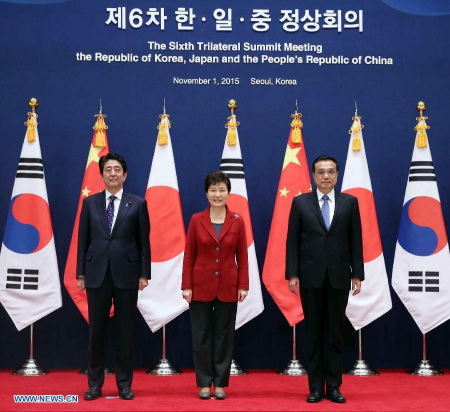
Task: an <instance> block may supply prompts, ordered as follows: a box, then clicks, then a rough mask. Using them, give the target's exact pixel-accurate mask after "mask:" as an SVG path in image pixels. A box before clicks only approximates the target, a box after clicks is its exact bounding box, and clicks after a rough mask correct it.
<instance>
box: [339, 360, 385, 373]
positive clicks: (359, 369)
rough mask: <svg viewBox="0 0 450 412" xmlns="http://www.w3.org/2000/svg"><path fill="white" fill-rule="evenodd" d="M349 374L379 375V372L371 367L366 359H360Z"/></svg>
mask: <svg viewBox="0 0 450 412" xmlns="http://www.w3.org/2000/svg"><path fill="white" fill-rule="evenodd" d="M347 375H353V376H377V375H379V373H378V372H377V371H376V370H375V369H370V366H369V365H368V364H367V363H366V361H365V360H362V359H358V360H357V361H356V363H355V364H354V365H353V368H351V369H350V370H349V371H348V372H347Z"/></svg>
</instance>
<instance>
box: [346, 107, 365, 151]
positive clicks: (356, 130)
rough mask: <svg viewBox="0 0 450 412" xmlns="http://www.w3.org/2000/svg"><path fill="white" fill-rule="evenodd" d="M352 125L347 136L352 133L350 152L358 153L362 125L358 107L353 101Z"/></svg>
mask: <svg viewBox="0 0 450 412" xmlns="http://www.w3.org/2000/svg"><path fill="white" fill-rule="evenodd" d="M352 120H353V124H352V127H351V129H350V130H349V131H348V132H349V134H352V133H353V139H352V150H353V151H354V152H359V151H360V150H361V130H362V129H363V128H364V125H363V124H361V116H358V105H357V104H356V100H355V115H354V116H353V117H352Z"/></svg>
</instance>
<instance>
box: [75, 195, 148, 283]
mask: <svg viewBox="0 0 450 412" xmlns="http://www.w3.org/2000/svg"><path fill="white" fill-rule="evenodd" d="M149 234H150V222H149V217H148V210H147V202H146V201H145V199H142V198H140V197H138V196H135V195H132V194H131V193H127V192H125V191H124V192H123V195H122V199H121V201H120V206H119V211H118V213H117V218H116V221H115V223H114V227H113V230H112V232H111V233H110V232H109V228H108V221H107V218H106V198H105V192H101V193H98V194H96V195H93V196H89V197H87V198H86V199H84V201H83V207H82V209H81V214H80V225H79V228H78V256H77V278H78V277H79V276H84V277H85V282H86V287H88V288H96V287H99V286H100V285H101V284H102V282H103V279H104V278H105V274H106V270H107V267H108V263H109V268H110V271H111V276H112V280H113V282H114V284H115V285H116V286H117V287H119V288H124V289H134V288H138V286H139V278H140V277H146V278H148V279H150V273H151V263H150V239H149Z"/></svg>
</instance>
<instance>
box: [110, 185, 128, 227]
mask: <svg viewBox="0 0 450 412" xmlns="http://www.w3.org/2000/svg"><path fill="white" fill-rule="evenodd" d="M130 205H131V202H130V201H129V196H128V193H126V192H122V199H121V200H120V205H119V211H118V212H117V217H116V221H115V222H114V227H113V230H112V232H111V236H113V235H114V234H115V233H116V232H117V230H118V227H119V226H120V224H121V223H122V221H123V219H124V217H125V216H126V215H127V213H128V210H130Z"/></svg>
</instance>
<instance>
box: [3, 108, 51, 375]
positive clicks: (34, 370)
mask: <svg viewBox="0 0 450 412" xmlns="http://www.w3.org/2000/svg"><path fill="white" fill-rule="evenodd" d="M33 112H34V109H33ZM33 326H34V323H32V324H31V325H30V358H29V359H27V360H26V361H25V363H24V364H23V365H22V366H21V367H19V368H17V369H16V370H15V371H14V372H13V373H12V374H13V375H21V376H39V375H45V374H47V373H48V371H46V370H44V369H42V368H41V367H40V366H39V364H38V363H37V361H36V359H34V344H33V341H34V339H33V337H34V327H33Z"/></svg>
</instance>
